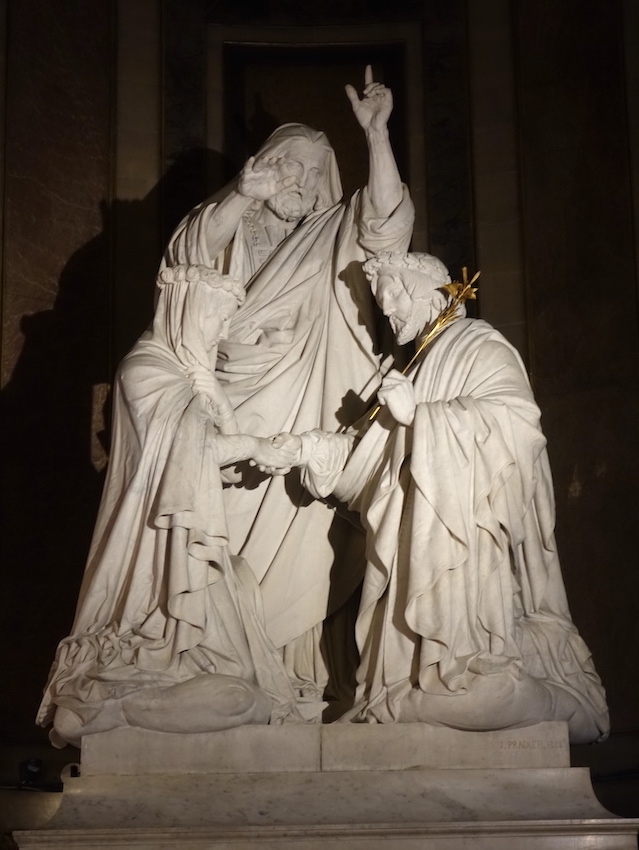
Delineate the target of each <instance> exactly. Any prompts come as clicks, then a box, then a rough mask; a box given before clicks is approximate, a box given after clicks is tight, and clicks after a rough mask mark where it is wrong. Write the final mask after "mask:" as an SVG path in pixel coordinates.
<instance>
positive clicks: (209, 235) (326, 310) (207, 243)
mask: <svg viewBox="0 0 639 850" xmlns="http://www.w3.org/2000/svg"><path fill="white" fill-rule="evenodd" d="M300 127H301V125H289V126H288V128H285V136H286V138H287V139H288V138H291V137H295V136H296V135H297V134H298V133H301V134H305V133H307V132H308V128H301V129H300ZM278 132H279V131H276V134H274V137H273V138H272V140H270V141H269V142H267V144H266V145H265V147H264V148H263V149H262V151H260V153H258V155H257V157H258V158H259V156H261V155H264V154H265V153H272V152H277V150H278V149H279V148H278V147H277V146H279V144H280V143H281V142H282V141H283V139H281V138H279V137H278V135H277V134H278ZM310 132H311V133H314V132H315V131H310ZM302 137H303V138H306V135H302ZM284 141H285V139H284ZM326 144H328V143H326ZM328 163H329V164H328V167H327V174H326V176H325V178H324V182H323V184H322V185H321V186H320V192H319V196H320V199H321V200H322V202H321V203H320V204H319V205H318V206H319V208H318V209H315V210H314V211H313V212H311V213H310V214H309V215H308V216H306V217H305V218H304V219H303V220H302V221H300V222H299V223H298V224H297V226H296V227H295V228H294V229H293V230H292V232H290V234H289V235H288V236H287V237H286V239H285V240H284V241H283V242H282V243H281V244H279V246H277V247H276V248H275V249H274V250H272V252H271V253H270V254H268V258H267V259H266V261H265V262H263V263H262V260H261V257H262V256H263V255H262V254H261V253H260V246H259V245H258V244H256V234H255V232H254V229H252V227H251V219H250V215H245V216H244V217H243V218H242V219H241V221H240V223H239V225H238V228H237V231H236V233H235V236H234V238H233V240H232V242H231V243H230V245H228V246H223V245H219V246H218V245H216V243H215V226H216V222H215V214H216V206H215V204H205V205H202V206H201V207H199V208H198V209H196V210H195V211H194V212H193V213H192V214H191V215H190V216H189V217H187V219H185V221H184V222H183V223H182V225H181V226H180V227H179V228H178V230H177V231H176V234H175V235H174V237H173V239H172V240H171V243H170V244H169V247H168V249H167V253H166V256H165V262H166V263H167V264H168V265H172V264H174V263H179V262H201V263H204V264H206V265H212V266H214V267H216V268H218V269H221V270H224V271H228V272H229V273H230V274H232V275H233V276H235V277H237V278H238V279H240V280H241V281H242V282H244V283H245V284H246V287H247V298H246V301H245V303H244V304H243V305H242V307H241V308H240V309H239V310H238V313H237V314H236V316H235V318H234V320H233V322H232V324H231V329H230V333H229V338H228V340H226V341H225V342H224V343H223V344H222V345H221V346H220V351H219V357H218V364H217V371H216V375H217V377H218V378H219V380H220V382H221V383H222V384H223V385H224V388H225V390H226V392H227V394H228V396H229V398H230V399H231V402H232V404H233V408H234V410H235V414H236V416H237V420H238V424H239V427H240V430H241V431H243V432H246V433H255V434H257V435H260V436H268V435H270V434H275V433H278V432H280V431H294V432H298V433H299V432H301V431H305V430H309V429H312V428H323V429H326V430H339V429H343V428H344V427H346V426H348V425H350V424H351V423H352V422H353V421H355V420H356V419H357V418H358V417H359V416H360V415H361V413H362V412H363V410H364V409H365V405H366V403H367V402H368V400H369V399H370V398H371V397H372V396H373V395H374V392H375V390H376V389H377V386H378V384H379V364H380V358H381V354H380V350H379V348H378V345H377V343H376V338H377V332H376V326H377V321H378V320H377V317H376V314H375V311H374V305H373V303H372V298H371V294H370V288H369V285H368V282H367V280H366V278H365V276H364V274H363V272H362V269H361V264H362V262H363V261H364V260H365V259H366V257H368V256H370V255H372V254H373V253H375V252H377V251H384V250H404V249H406V248H407V246H408V243H409V240H410V236H411V230H412V224H413V219H414V210H413V205H412V202H411V200H410V197H409V195H408V192H407V190H406V189H405V188H404V191H403V198H402V200H401V201H400V203H399V205H398V206H397V207H396V209H395V210H394V211H393V212H392V213H391V215H390V216H388V217H380V216H378V215H377V214H376V212H375V210H374V209H373V207H372V205H371V201H370V198H369V194H368V190H367V189H366V188H364V189H362V190H360V191H358V192H357V193H356V194H355V195H354V196H353V198H351V199H350V201H349V202H348V203H342V202H341V200H340V197H339V195H338V194H337V193H338V192H341V189H340V188H339V182H338V175H337V166H336V163H335V159H334V154H333V152H332V150H331V151H330V154H329V159H328ZM324 204H327V206H324ZM224 502H225V506H226V513H227V517H228V522H229V535H230V543H231V549H232V550H233V551H237V552H238V553H239V554H241V555H242V556H243V557H245V558H246V560H247V562H248V563H249V564H250V565H251V568H252V569H253V570H254V571H255V574H256V576H257V579H258V581H259V582H260V589H261V592H262V597H263V600H264V610H265V618H266V628H267V631H268V634H269V636H270V637H271V639H272V640H273V642H274V643H275V644H276V646H278V647H288V646H289V645H291V644H292V643H293V642H294V641H296V640H297V639H298V638H302V639H303V640H306V638H304V637H303V636H304V635H309V636H310V634H311V631H312V630H313V629H315V628H316V627H318V626H319V624H321V622H322V621H323V620H324V618H325V617H326V615H327V613H330V612H331V611H333V610H335V609H336V608H338V607H339V606H340V605H341V604H342V603H343V602H344V600H345V599H347V598H348V597H349V595H350V594H351V593H352V592H353V590H354V588H355V587H356V586H357V584H358V582H359V580H360V579H361V575H362V568H363V558H362V555H361V552H362V541H361V539H359V537H360V536H359V535H357V533H356V532H355V531H354V529H353V528H352V526H350V525H348V524H347V523H345V522H343V520H341V518H339V517H336V516H335V514H334V512H333V511H332V510H331V509H330V508H328V507H327V506H326V505H325V504H323V503H321V502H317V501H313V500H311V499H309V497H308V494H306V493H305V492H304V490H303V488H302V487H301V485H300V484H299V482H298V481H296V480H295V479H294V477H293V476H288V478H287V479H286V480H285V479H283V478H273V479H267V478H265V477H264V476H261V475H259V474H258V473H256V472H255V471H249V470H244V474H243V478H242V481H241V483H240V484H238V485H235V486H231V487H229V488H227V489H226V490H225V492H224ZM309 640H310V644H308V645H307V646H306V648H305V649H304V651H303V652H302V653H301V655H300V654H299V653H298V654H297V659H296V660H295V661H290V658H291V656H290V654H289V653H287V652H285V657H286V658H287V663H289V661H290V664H291V665H292V666H291V671H292V672H293V674H294V675H295V676H298V678H299V679H300V680H301V681H306V682H315V683H319V685H320V686H322V684H323V681H322V678H323V677H324V675H325V674H324V672H323V671H322V670H321V669H319V668H316V667H315V664H316V662H317V663H318V664H319V667H320V668H321V661H320V660H318V656H317V652H315V651H314V649H313V647H312V644H314V645H315V646H316V642H317V635H316V636H315V637H310V638H309ZM300 659H302V660H300ZM293 667H294V668H295V669H294V670H293ZM324 681H325V680H324Z"/></svg>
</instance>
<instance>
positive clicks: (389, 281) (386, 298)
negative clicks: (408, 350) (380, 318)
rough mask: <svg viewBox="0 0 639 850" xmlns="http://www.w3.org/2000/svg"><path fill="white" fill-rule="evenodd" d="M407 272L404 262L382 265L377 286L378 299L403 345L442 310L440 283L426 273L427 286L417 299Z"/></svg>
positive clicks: (376, 297)
mask: <svg viewBox="0 0 639 850" xmlns="http://www.w3.org/2000/svg"><path fill="white" fill-rule="evenodd" d="M404 272H405V269H402V268H401V267H400V266H382V268H381V269H380V270H379V271H378V273H377V281H376V286H375V300H376V301H377V303H378V304H379V306H380V308H381V310H382V312H383V314H384V315H385V316H388V321H389V323H390V326H391V328H392V331H393V334H394V335H395V339H396V340H397V342H398V343H399V345H406V343H407V342H411V341H412V340H414V339H415V338H416V337H417V336H418V335H419V334H420V333H421V331H422V330H423V329H424V328H425V327H426V325H427V324H428V323H429V322H431V321H432V320H433V318H434V316H435V315H436V314H437V313H438V312H439V305H438V304H437V302H438V300H439V297H438V296H439V290H438V288H437V283H436V282H435V281H434V280H432V279H431V278H429V277H428V275H423V276H422V277H423V284H424V286H423V288H422V289H420V292H419V298H418V299H416V300H413V298H411V296H410V295H409V293H408V290H407V289H406V286H405V285H404V278H403V274H404ZM429 283H430V284H431V287H430V288H429V286H428V284H429Z"/></svg>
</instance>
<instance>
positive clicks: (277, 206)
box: [267, 139, 326, 221]
mask: <svg viewBox="0 0 639 850" xmlns="http://www.w3.org/2000/svg"><path fill="white" fill-rule="evenodd" d="M325 167H326V153H325V152H324V151H323V150H322V149H321V148H320V147H319V146H318V145H313V144H311V143H310V142H306V141H304V140H303V139H293V141H291V142H290V144H289V145H288V147H287V149H286V152H285V153H284V161H283V162H282V165H281V167H280V174H281V177H282V179H284V178H286V177H291V176H292V177H295V183H293V184H292V185H291V186H288V187H287V188H286V189H283V190H282V191H281V192H278V194H277V195H274V196H273V197H272V198H269V200H268V201H267V205H268V207H269V208H270V209H271V210H272V211H273V212H274V213H275V215H276V216H277V217H278V218H281V219H283V220H284V221H299V219H301V218H304V216H305V215H308V213H309V212H311V210H312V209H313V207H314V206H315V201H316V199H317V185H318V183H319V180H320V177H321V176H322V172H323V170H324V168H325Z"/></svg>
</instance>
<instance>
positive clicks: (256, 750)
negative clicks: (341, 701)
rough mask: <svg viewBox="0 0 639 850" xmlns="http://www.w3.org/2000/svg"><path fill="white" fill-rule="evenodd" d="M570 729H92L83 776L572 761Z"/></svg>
mask: <svg viewBox="0 0 639 850" xmlns="http://www.w3.org/2000/svg"><path fill="white" fill-rule="evenodd" d="M569 765H570V753H569V747H568V729H567V725H566V724H565V723H559V722H548V723H540V724H538V725H536V726H530V727H526V728H524V729H512V730H507V731H498V732H459V731H458V730H456V729H444V728H441V729H436V728H434V727H432V726H427V725H425V724H423V723H393V724H380V725H372V724H360V723H344V724H339V723H338V724H335V723H334V724H329V725H320V724H305V725H304V724H299V725H298V724H287V725H285V726H244V727H241V728H237V729H227V730H224V731H222V732H214V733H203V734H197V735H181V734H172V733H167V732H152V731H149V730H145V729H133V728H121V729H114V730H112V731H110V732H102V733H100V734H97V735H87V736H86V737H85V738H84V739H83V742H82V775H83V777H88V776H99V775H122V776H124V775H138V776H142V775H145V774H159V773H160V774H161V773H171V774H179V773H264V772H267V773H273V772H288V771H298V772H308V771H349V770H350V771H353V770H414V769H416V768H485V767H492V768H500V767H509V768H524V767H527V768H533V767H569Z"/></svg>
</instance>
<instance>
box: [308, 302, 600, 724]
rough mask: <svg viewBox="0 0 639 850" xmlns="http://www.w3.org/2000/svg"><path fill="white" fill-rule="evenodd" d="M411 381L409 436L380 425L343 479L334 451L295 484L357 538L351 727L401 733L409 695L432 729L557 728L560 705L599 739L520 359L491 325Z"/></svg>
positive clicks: (456, 330)
mask: <svg viewBox="0 0 639 850" xmlns="http://www.w3.org/2000/svg"><path fill="white" fill-rule="evenodd" d="M410 377H411V378H412V380H413V382H414V388H415V395H416V399H417V401H418V404H417V408H416V412H415V419H414V422H413V425H412V426H411V427H405V426H402V425H398V424H397V423H395V422H394V421H393V419H392V417H391V416H390V415H389V413H388V411H386V410H383V411H382V412H381V413H380V415H379V417H378V419H377V420H376V421H375V422H374V423H373V424H372V426H371V427H370V429H369V430H368V432H367V433H366V434H365V435H364V436H363V437H362V439H361V441H360V442H359V443H358V444H357V446H356V448H355V449H354V451H353V453H352V455H351V457H350V459H349V460H348V462H347V463H346V466H345V468H344V472H343V474H342V475H341V477H339V478H336V468H337V467H339V466H340V465H341V464H343V448H344V447H343V446H342V447H338V450H337V451H336V452H335V464H334V465H335V468H333V469H332V468H331V465H330V463H328V462H327V458H326V452H324V456H323V457H322V461H321V470H320V469H319V468H318V467H315V468H314V466H313V463H311V464H310V465H309V467H308V470H307V472H306V473H305V480H306V483H307V485H308V486H309V488H310V489H311V491H312V492H314V493H315V494H316V495H317V496H324V495H326V494H327V493H328V492H329V491H331V490H332V491H333V492H334V494H335V495H336V496H337V497H338V498H339V499H341V500H343V501H345V502H347V503H348V505H349V507H350V508H352V509H354V510H357V511H358V512H360V514H361V517H362V521H363V523H364V525H365V527H366V533H367V567H366V573H365V577H364V582H363V589H362V599H361V605H360V609H359V614H358V618H357V625H356V634H357V644H358V648H359V651H360V655H361V659H360V666H359V670H358V674H357V680H358V690H357V696H356V705H355V709H354V711H353V712H352V713H351V714H350V715H349V717H350V718H351V719H352V718H355V719H359V720H368V721H376V720H377V721H381V722H388V721H392V720H398V719H399V720H401V719H403V714H404V708H403V706H404V705H405V700H406V698H407V696H408V695H409V694H410V693H412V694H413V695H415V694H419V695H420V699H421V702H420V705H422V706H423V707H424V711H425V716H424V719H427V714H428V705H429V698H430V701H431V704H432V705H434V706H437V709H436V710H435V711H433V712H432V714H433V717H432V718H431V719H430V722H436V723H444V724H446V723H449V724H450V725H453V726H455V725H459V718H460V717H461V718H464V717H465V721H463V722H462V725H461V727H460V728H500V723H502V722H503V724H504V725H511V724H512V725H526V722H538V721H539V720H540V719H554V717H553V712H554V711H555V710H557V709H556V706H557V703H558V701H559V702H561V699H562V697H561V694H562V693H564V692H565V693H567V694H569V695H570V697H571V699H573V698H574V705H575V706H579V707H580V708H579V710H578V711H577V712H576V713H575V717H574V719H573V718H571V721H570V722H571V723H572V726H571V735H572V736H573V738H574V739H575V740H581V741H583V740H595V739H597V738H599V737H601V736H604V735H605V734H606V733H607V730H608V715H607V708H606V702H605V695H604V692H603V688H602V686H601V682H600V680H599V677H598V676H597V674H596V672H595V669H594V666H593V663H592V659H591V656H590V653H589V651H588V649H587V647H586V645H585V643H584V641H583V640H582V638H581V637H580V636H579V634H578V632H577V629H576V628H575V626H574V624H573V623H572V620H571V617H570V612H569V609H568V604H567V601H566V594H565V590H564V585H563V579H562V576H561V570H560V565H559V560H558V555H557V548H556V544H555V538H554V520H555V509H554V496H553V490H552V480H551V475H550V468H549V464H548V457H547V453H546V448H545V446H546V441H545V438H544V436H543V434H542V432H541V429H540V426H539V420H540V413H539V409H538V407H537V405H536V404H535V401H534V399H533V396H532V392H531V390H530V386H529V383H528V379H527V375H526V373H525V369H524V367H523V364H522V363H521V360H520V358H519V356H518V354H517V352H516V351H515V350H514V349H513V348H512V346H510V345H509V344H508V343H507V342H506V340H505V339H504V338H503V337H502V336H501V335H500V334H499V333H498V332H497V331H495V330H494V329H493V328H491V327H490V325H488V324H486V323H485V322H482V321H478V320H477V321H474V320H468V319H462V320H459V321H458V322H457V323H456V324H455V325H453V326H452V327H450V328H449V329H447V330H446V331H445V332H444V333H443V334H442V335H441V337H439V338H438V339H437V340H436V341H435V342H434V343H433V344H432V347H431V349H430V350H429V351H428V352H427V354H426V355H425V357H424V359H423V361H421V363H419V365H417V366H416V367H415V368H414V370H413V372H412V374H411V375H410ZM329 450H330V447H329ZM500 674H504V675H501V676H500ZM527 677H530V679H532V680H534V682H541V683H544V685H545V686H550V688H549V690H548V689H546V690H548V693H546V692H543V698H542V699H541V700H540V705H541V704H542V703H543V709H540V710H543V711H544V712H545V713H546V714H547V715H549V716H542V717H539V716H537V717H536V716H535V712H536V711H537V706H536V705H534V704H533V703H532V702H531V704H530V706H529V709H528V707H527V706H524V707H523V709H522V706H521V703H522V700H523V697H519V696H518V692H519V691H518V689H520V687H521V686H520V685H519V684H518V683H519V682H523V681H525V680H526V678H527ZM491 682H492V683H494V693H492V694H491V693H490V688H491ZM504 682H506V683H507V691H504V699H503V702H504V703H508V701H509V700H511V701H512V703H513V705H515V700H518V701H519V702H518V703H517V705H516V706H515V708H514V709H513V710H512V712H510V713H509V711H508V710H506V711H502V710H501V709H500V711H499V713H497V714H496V713H495V706H496V705H497V704H498V703H499V699H500V691H499V688H500V687H501V686H502V684H503V683H504ZM480 692H481V694H480ZM421 694H423V695H424V696H423V697H421ZM546 697H547V698H546ZM464 705H466V706H467V707H468V712H467V714H466V715H464V714H463V713H460V712H459V711H458V709H460V707H463V706H464ZM446 708H448V709H449V711H450V718H449V719H447V718H446ZM528 710H530V716H529V717H527V715H526V712H527V711H528ZM577 715H578V717H577ZM561 719H565V718H563V717H562V718H561ZM464 723H465V725H463V724H464Z"/></svg>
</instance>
